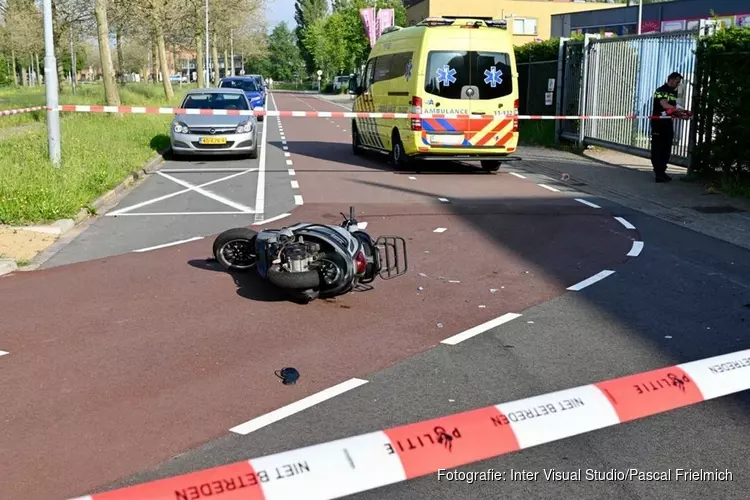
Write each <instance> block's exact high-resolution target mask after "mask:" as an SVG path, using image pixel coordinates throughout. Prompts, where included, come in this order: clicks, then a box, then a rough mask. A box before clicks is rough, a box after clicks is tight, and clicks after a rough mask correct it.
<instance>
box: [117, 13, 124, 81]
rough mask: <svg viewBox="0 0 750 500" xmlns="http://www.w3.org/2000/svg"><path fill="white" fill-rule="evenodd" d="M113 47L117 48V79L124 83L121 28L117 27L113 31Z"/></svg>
mask: <svg viewBox="0 0 750 500" xmlns="http://www.w3.org/2000/svg"><path fill="white" fill-rule="evenodd" d="M115 47H116V48H117V77H118V78H119V79H120V80H121V81H122V82H125V81H126V80H125V79H124V78H123V76H124V74H123V72H122V28H121V27H120V26H117V28H116V30H115Z"/></svg>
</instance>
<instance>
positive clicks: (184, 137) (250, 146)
mask: <svg viewBox="0 0 750 500" xmlns="http://www.w3.org/2000/svg"><path fill="white" fill-rule="evenodd" d="M203 138H211V139H226V143H224V144H201V142H200V141H201V139H203ZM170 140H171V145H172V151H174V152H176V153H186V154H243V153H249V152H251V151H253V150H254V149H256V148H257V147H258V140H257V132H256V131H255V130H253V131H252V132H245V133H242V134H217V135H198V134H178V133H176V132H174V130H173V131H172V132H171V134H170Z"/></svg>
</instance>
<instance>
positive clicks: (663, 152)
mask: <svg viewBox="0 0 750 500" xmlns="http://www.w3.org/2000/svg"><path fill="white" fill-rule="evenodd" d="M681 82H682V75H681V74H679V73H672V74H670V75H669V77H667V83H665V84H664V85H662V86H661V87H659V88H658V89H656V92H654V98H653V102H654V105H653V110H652V113H651V115H652V116H654V117H657V116H665V117H666V116H669V117H670V118H652V119H651V165H653V167H654V177H655V180H656V182H669V181H671V180H672V178H671V177H670V176H668V175H667V164H668V163H669V157H670V156H671V154H672V141H673V139H674V124H673V123H672V121H673V118H681V117H683V116H684V114H683V113H682V110H681V109H680V108H679V107H678V106H677V87H679V86H680V83H681Z"/></svg>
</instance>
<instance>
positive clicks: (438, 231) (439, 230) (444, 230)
mask: <svg viewBox="0 0 750 500" xmlns="http://www.w3.org/2000/svg"><path fill="white" fill-rule="evenodd" d="M447 230H448V228H447V227H439V228H437V229H435V230H434V231H433V233H444V232H446V231H447Z"/></svg>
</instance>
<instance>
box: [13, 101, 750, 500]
mask: <svg viewBox="0 0 750 500" xmlns="http://www.w3.org/2000/svg"><path fill="white" fill-rule="evenodd" d="M276 104H277V105H278V107H279V109H287V110H309V109H310V108H313V109H318V110H323V111H333V110H336V109H340V108H338V107H337V106H336V105H334V104H330V103H327V102H323V101H321V100H319V99H317V98H315V97H313V96H310V95H295V94H281V93H278V94H276ZM273 120H274V119H271V120H269V125H270V123H272V122H273ZM349 125H350V124H349V122H348V121H345V120H327V119H319V120H316V121H313V120H312V119H295V118H290V119H283V123H282V128H283V130H284V133H285V139H283V140H287V139H288V144H286V145H287V146H288V148H289V153H290V155H289V157H285V156H283V152H284V150H283V149H281V148H283V146H284V145H285V144H282V142H281V141H282V139H281V135H279V136H278V139H275V138H274V137H271V138H270V139H269V142H270V144H269V146H268V147H269V149H268V150H269V152H270V151H272V150H274V149H275V150H277V151H279V152H282V154H281V155H280V156H278V157H276V158H277V159H275V160H273V161H271V160H270V158H271V157H270V155H269V157H268V158H269V159H268V164H267V166H266V167H267V172H268V171H277V172H278V173H279V174H280V175H279V176H278V178H277V182H275V183H273V184H272V183H271V181H270V179H271V176H269V175H268V174H267V175H266V181H267V182H268V184H266V189H265V198H266V206H274V205H272V203H278V208H277V209H275V210H276V213H282V212H284V211H289V210H290V206H295V205H296V206H297V208H296V209H295V210H293V212H292V215H291V216H290V217H289V218H287V219H285V221H294V220H310V219H313V218H314V219H315V220H321V221H331V222H332V221H335V220H337V218H338V217H339V216H338V212H340V211H345V210H346V208H347V207H348V204H349V203H354V202H356V204H357V209H358V213H359V214H362V217H361V220H364V221H367V222H368V224H369V227H368V229H370V230H371V231H372V232H373V234H375V235H377V234H382V233H385V232H388V233H396V234H403V235H404V236H406V237H408V238H409V256H410V269H411V270H410V273H409V274H408V275H407V276H405V277H403V278H400V279H398V280H394V281H391V282H380V283H376V286H375V289H374V290H372V291H370V292H366V293H361V294H351V295H348V296H346V297H342V298H339V299H337V300H335V301H330V302H329V301H320V302H314V303H313V304H310V305H308V306H302V307H301V306H296V305H291V304H289V303H287V302H285V301H284V300H283V298H281V297H278V296H277V295H274V294H273V293H272V292H271V291H269V290H268V289H267V288H266V287H263V286H262V285H260V284H259V283H257V281H255V280H253V279H252V278H251V277H232V276H229V275H227V274H225V273H223V272H218V271H217V270H216V269H215V267H213V266H212V265H211V264H210V263H207V262H206V261H205V257H207V256H208V253H209V251H210V242H211V239H210V237H207V238H205V239H203V240H198V241H193V242H189V243H185V244H182V245H178V246H170V247H166V248H161V249H157V250H153V251H149V252H144V253H130V252H132V250H133V249H135V248H133V246H130V247H128V248H127V249H122V250H116V249H115V250H114V251H113V250H109V251H108V250H106V249H101V250H97V251H99V252H100V253H99V254H98V255H99V256H101V257H104V258H97V260H94V261H84V260H85V259H86V257H85V255H84V256H81V255H80V253H81V252H83V250H82V251H81V252H79V254H78V256H76V257H71V259H73V260H79V262H78V263H76V264H72V265H60V266H57V267H54V268H52V269H47V270H43V271H38V272H33V273H16V274H13V275H9V276H7V277H3V278H0V295H2V296H3V297H5V299H4V300H3V301H2V302H0V317H2V318H3V321H4V324H5V325H6V328H7V331H8V332H10V333H9V334H6V335H4V336H3V342H4V344H3V345H0V348H2V349H4V350H7V351H9V352H10V354H9V355H8V356H4V357H3V358H0V369H1V370H3V375H4V377H3V379H4V381H5V383H4V384H3V385H2V386H0V400H1V401H3V402H4V404H3V406H2V407H0V422H5V423H6V425H5V426H4V427H3V428H2V429H0V449H2V450H3V455H4V456H7V457H9V460H7V461H5V462H4V463H3V464H2V465H0V474H2V476H3V477H4V479H5V481H4V482H5V483H6V484H8V485H10V487H6V488H5V489H4V490H3V494H4V495H6V496H7V497H8V498H10V499H15V498H30V497H33V498H41V499H44V498H64V497H71V496H76V495H82V494H86V493H90V492H93V491H102V490H108V489H112V488H116V487H119V486H122V485H126V484H133V483H136V482H142V481H146V480H150V479H155V478H160V477H166V476H169V475H174V474H179V473H184V472H189V471H193V470H197V469H201V468H206V467H210V466H215V465H221V464H226V463H231V462H234V461H238V460H242V459H246V458H252V457H257V456H262V455H267V454H271V453H276V452H279V451H284V450H290V449H293V448H297V447H300V446H306V445H311V444H315V443H320V442H325V441H330V440H333V439H337V438H342V437H347V436H351V435H355V434H360V433H365V432H371V431H374V430H378V429H383V428H388V427H392V426H395V425H400V424H404V423H408V422H412V421H416V420H422V419H429V418H432V417H436V416H440V415H444V414H448V413H455V412H459V411H462V410H467V409H473V408H476V407H482V406H486V405H489V404H495V403H500V402H505V401H511V400H515V399H519V398H523V397H528V396H534V395H538V394H541V393H546V392H550V391H554V390H560V389H566V388H569V387H575V386H578V385H582V384H588V383H592V382H597V381H600V380H605V379H609V378H613V377H617V376H622V375H627V374H631V373H637V372H642V371H647V370H650V369H654V368H659V367H662V366H667V365H672V364H675V363H680V362H685V361H691V360H694V359H699V358H705V357H709V356H713V355H717V354H723V353H728V352H733V351H738V350H741V349H747V348H748V347H750V334H749V333H750V328H748V324H749V323H750V307H749V306H748V303H750V259H749V258H748V252H747V251H746V250H742V249H739V248H737V247H734V246H731V245H729V244H726V243H723V242H719V241H717V240H714V239H712V238H708V237H705V236H702V235H700V234H698V233H694V232H692V231H689V230H685V229H682V228H680V227H678V226H676V225H673V224H669V223H666V222H663V221H660V220H656V219H652V218H650V217H648V216H645V215H643V214H640V213H637V212H632V211H630V210H627V209H624V208H622V207H619V206H617V205H614V204H612V203H609V202H608V201H607V200H603V199H595V198H592V197H590V196H587V195H585V194H584V193H577V192H573V191H571V189H572V188H571V186H561V185H558V184H557V183H555V181H554V180H552V179H549V178H544V177H541V176H537V175H535V174H533V173H529V172H524V166H523V164H522V163H521V164H517V165H512V167H513V168H512V169H511V168H508V169H506V170H505V171H502V172H500V173H498V174H496V175H487V174H484V173H478V172H476V171H475V170H473V167H471V166H456V165H434V164H430V165H431V166H430V167H429V169H427V171H421V172H419V173H417V172H393V171H392V170H391V169H390V168H389V167H388V165H387V164H386V163H385V161H384V160H383V159H381V158H378V157H377V156H366V157H359V158H357V157H353V156H352V155H351V148H350V146H349ZM275 128H276V129H277V131H278V125H276V126H275ZM269 133H270V127H269ZM520 154H521V155H523V150H521V152H520ZM287 162H291V165H287ZM211 163H212V164H213V162H211ZM510 172H513V173H512V174H511V173H510ZM175 175H177V174H175ZM190 175H194V174H190ZM244 175H252V174H251V173H247V174H244ZM240 178H242V177H240ZM248 179H250V178H249V177H248ZM157 180H158V179H153V180H149V181H147V182H146V183H144V185H143V186H141V188H139V189H146V188H147V187H148V186H147V183H148V182H152V183H155V182H156V181H157ZM165 180H168V179H165ZM189 182H191V181H189ZM195 182H199V181H195ZM540 184H542V185H541V186H540ZM545 186H546V187H545ZM212 187H213V186H212ZM176 188H177V186H174V189H173V190H176ZM256 188H257V182H256V185H255V186H252V187H250V186H247V187H246V188H242V187H240V188H238V189H240V190H243V189H244V190H245V191H250V193H251V194H253V195H254V193H256V192H257V189H256ZM549 188H552V189H549ZM153 189H154V191H151V192H148V193H143V194H138V192H137V190H136V192H134V193H133V194H132V195H131V196H136V195H138V196H141V197H140V198H133V199H132V200H129V201H128V203H125V202H123V203H121V204H120V206H118V209H119V208H120V207H127V206H131V205H132V204H135V203H139V202H141V201H142V200H147V199H152V198H149V196H152V195H153V196H160V194H159V193H162V192H164V191H158V190H156V188H153ZM216 192H218V191H216ZM189 194H190V195H193V194H194V193H189ZM230 194H231V195H232V196H235V197H234V198H232V199H233V200H235V201H237V200H239V199H241V198H239V197H237V196H236V194H235V192H229V191H225V192H224V196H226V197H229V196H230ZM253 195H251V196H249V199H254V196H253ZM180 196H182V195H180ZM128 198H130V197H128ZM441 198H442V200H441ZM126 200H127V198H126ZM270 200H273V201H272V202H271V201H270ZM445 200H447V201H445ZM580 200H583V201H585V202H586V203H583V202H582V201H580ZM202 202H203V201H201V203H202ZM195 203H196V204H197V203H199V202H198V201H196V202H195ZM592 203H593V204H594V206H591V204H592ZM285 204H286V205H285ZM300 204H301V206H300ZM197 207H198V205H196V206H195V207H190V209H191V210H197ZM149 210H150V209H149ZM264 211H265V214H264V217H269V216H271V215H270V214H271V213H273V209H266V210H264ZM164 217H168V216H161V217H157V216H152V217H150V218H148V219H145V218H140V217H133V218H134V219H138V220H140V221H147V220H150V221H152V222H153V224H155V225H154V226H149V225H148V224H146V223H145V222H142V224H144V226H143V231H148V232H150V233H149V234H154V237H153V238H154V239H151V240H148V241H146V240H144V241H142V242H140V241H139V244H141V243H145V244H146V246H148V245H151V244H160V243H165V242H167V241H168V240H169V239H170V238H168V237H167V236H169V237H172V236H175V237H177V238H176V239H180V238H185V237H187V236H188V235H191V234H197V235H201V236H209V235H210V234H211V233H210V232H211V231H213V232H214V233H216V232H218V231H220V230H221V229H223V228H224V226H225V225H226V224H224V225H219V224H218V223H216V224H217V225H216V226H208V225H207V226H204V227H203V228H198V229H195V231H196V232H190V231H193V229H192V226H191V224H196V223H197V222H181V224H184V225H185V229H184V230H183V232H182V233H180V234H179V235H176V234H175V235H173V234H171V233H170V234H168V235H167V234H165V233H164V232H165V231H168V230H169V226H170V224H166V225H164V226H158V225H157V224H164V222H162V221H165V220H166V219H164ZM198 217H199V216H190V217H189V218H187V217H181V218H177V217H176V216H175V219H174V220H175V221H183V220H186V221H198V220H200V219H199V218H198ZM217 217H221V216H217ZM243 217H247V216H243ZM614 217H622V218H623V219H621V221H618V220H616V219H615V218H614ZM117 219H120V218H119V217H118V218H117ZM123 219H128V218H127V217H125V218H123ZM211 220H212V221H213V220H214V219H211ZM246 220H247V221H248V222H244V223H245V224H249V223H251V222H250V218H249V217H248V219H246ZM119 222H120V221H118V223H119ZM175 223H176V222H175ZM211 223H215V222H211ZM231 223H232V224H234V223H235V221H234V220H232V221H231ZM280 223H281V221H280V222H279V223H276V224H274V225H279V224H280ZM623 223H626V224H627V223H629V224H630V225H628V227H625V225H624V224H623ZM109 224H112V223H109ZM206 224H209V223H206ZM111 227H113V226H111ZM441 229H442V231H439V230H441ZM436 231H437V232H436ZM87 232H88V231H86V232H84V233H83V234H84V235H85V234H86V233H87ZM101 234H102V238H111V239H112V240H116V239H117V238H118V237H117V236H110V233H108V232H106V231H104V232H103V233H101ZM130 234H134V233H130ZM119 237H120V238H122V236H119ZM637 242H642V243H643V246H642V250H641V247H640V245H638V243H637ZM113 245H114V244H113ZM92 248H96V245H93V246H92ZM123 248H124V247H123ZM635 249H638V250H641V251H640V253H639V252H638V251H634V250H635ZM108 252H109V253H108ZM115 253H119V254H121V255H113V254H115ZM71 255H76V254H75V252H74V251H73V250H71ZM605 269H609V270H613V271H615V273H614V274H613V275H611V276H609V277H608V278H606V279H604V280H602V281H600V282H598V283H595V284H593V285H591V286H589V287H587V288H584V289H583V290H581V291H566V287H569V286H570V285H573V284H575V283H578V282H580V281H581V280H584V279H586V278H588V277H590V276H592V275H594V274H596V273H598V272H600V271H602V270H605ZM233 278H234V279H233ZM508 312H514V313H520V314H521V316H520V317H518V318H516V319H514V320H512V321H510V322H508V323H506V324H504V325H501V326H499V327H497V328H494V329H492V330H490V331H487V332H485V333H482V334H480V335H477V336H475V337H472V338H470V339H468V340H465V341H463V342H461V343H459V344H457V345H446V344H441V343H440V341H441V340H443V339H446V338H448V337H450V336H452V335H455V334H457V333H459V332H462V331H464V330H466V329H468V328H471V327H472V326H474V325H477V324H480V323H483V322H485V321H488V320H490V319H492V318H496V317H498V316H501V315H503V314H505V313H508ZM282 366H294V367H296V368H298V369H299V371H300V373H301V378H300V381H299V382H298V384H296V385H293V386H284V385H282V384H280V383H279V381H278V379H277V378H276V377H275V376H274V375H273V371H274V370H278V369H280V368H281V367H282ZM353 378H356V379H359V380H363V381H366V383H364V384H363V385H360V384H361V383H357V384H353V385H352V386H351V387H350V390H348V391H347V392H344V393H343V394H341V395H339V396H337V397H335V398H333V399H330V400H327V401H324V402H320V403H319V404H317V405H315V406H313V407H311V408H308V409H305V410H303V411H301V412H299V413H296V414H293V415H291V416H289V417H287V418H285V419H283V420H280V421H277V422H274V423H271V424H270V425H267V426H265V427H262V428H259V429H257V430H253V431H251V432H248V433H247V434H246V435H240V434H237V433H236V432H232V431H230V429H233V428H234V429H235V430H237V428H236V426H238V425H240V424H242V423H243V422H253V423H255V422H257V421H256V420H254V419H256V418H258V417H261V418H262V417H263V415H265V414H267V413H268V412H270V411H272V410H274V409H277V408H280V407H282V406H284V405H287V404H291V403H293V402H295V401H298V400H300V399H302V398H304V397H306V396H310V395H312V394H316V393H318V392H319V391H321V390H323V389H325V388H328V387H332V386H335V385H337V384H341V383H347V381H351V380H352V379H353ZM355 385H356V387H355ZM749 403H750V395H748V394H746V393H744V394H739V395H735V396H728V397H724V398H721V399H719V400H715V401H712V402H706V403H701V404H699V405H696V406H692V407H687V408H683V409H680V410H676V411H672V412H669V413H666V414H663V415H659V416H656V417H650V418H647V419H644V420H640V421H635V422H631V423H628V424H623V425H618V426H616V427H611V428H606V429H602V430H600V431H597V432H594V433H590V434H584V435H581V436H578V437H574V438H570V439H566V440H563V441H559V442H556V443H552V444H549V445H543V446H539V447H535V448H531V449H527V450H524V451H522V452H518V453H515V454H511V455H506V456H503V457H500V458H497V459H492V460H488V461H485V462H482V463H478V464H473V465H472V466H470V467H466V468H463V469H462V470H486V469H487V468H495V469H496V470H500V471H510V469H514V470H515V471H519V470H526V471H532V472H540V474H539V478H538V480H536V481H506V482H504V483H503V484H495V483H491V482H485V483H474V484H467V483H446V482H445V481H442V482H438V480H437V476H436V475H433V476H428V477H425V478H422V479H417V480H414V481H410V482H406V483H401V484H397V485H393V486H390V487H386V488H382V489H380V490H374V491H372V492H366V493H362V494H360V495H357V496H356V498H383V497H385V496H387V497H389V498H410V499H422V498H424V499H428V498H429V499H439V498H456V497H459V498H492V497H497V496H498V495H499V494H500V493H499V492H502V495H503V496H507V497H510V498H520V497H522V496H523V497H527V496H530V497H533V498H567V497H571V496H575V497H578V498H583V499H598V498H601V497H603V496H613V495H618V496H619V497H621V498H633V499H640V498H644V499H645V498H654V497H660V498H668V499H669V498H675V499H677V498H680V499H682V498H703V497H707V496H712V497H716V498H728V499H729V498H738V499H739V498H747V490H748V487H749V486H750V480H749V479H748V474H750V471H748V468H747V458H746V457H747V456H748V453H750V432H748V431H750V424H748V421H747V418H746V415H747V411H748V404H749ZM743 417H744V418H743ZM631 467H634V468H638V469H641V470H665V469H667V468H693V469H704V470H706V469H710V470H713V469H714V468H719V469H722V470H723V469H725V468H726V469H729V470H730V471H732V472H733V476H734V477H733V481H731V482H724V483H697V482H682V483H679V484H678V483H671V484H665V483H658V482H596V483H591V482H586V481H581V482H550V481H545V480H544V475H543V471H544V470H545V469H546V470H549V469H552V468H555V469H557V470H563V471H569V470H576V469H579V468H581V469H584V470H585V469H597V470H601V471H606V470H609V469H612V468H614V469H619V470H623V469H627V468H631Z"/></svg>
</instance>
